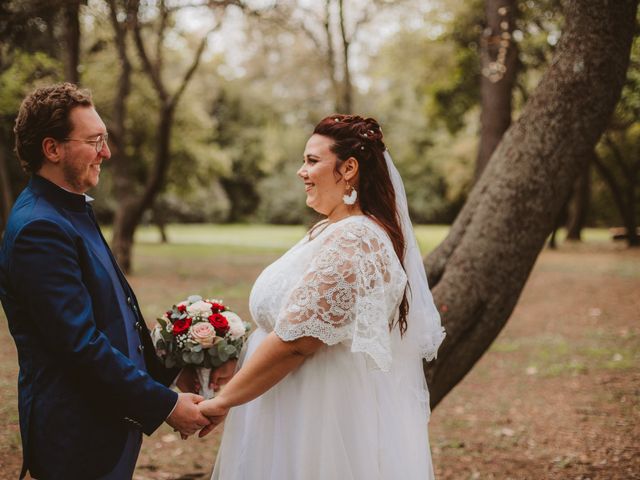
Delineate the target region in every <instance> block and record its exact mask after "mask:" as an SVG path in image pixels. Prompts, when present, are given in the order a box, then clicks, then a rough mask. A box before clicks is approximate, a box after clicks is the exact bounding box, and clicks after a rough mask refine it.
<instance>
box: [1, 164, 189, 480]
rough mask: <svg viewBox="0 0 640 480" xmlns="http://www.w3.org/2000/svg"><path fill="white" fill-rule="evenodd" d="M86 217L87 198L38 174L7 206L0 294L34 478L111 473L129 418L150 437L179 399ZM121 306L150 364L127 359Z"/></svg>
mask: <svg viewBox="0 0 640 480" xmlns="http://www.w3.org/2000/svg"><path fill="white" fill-rule="evenodd" d="M82 215H89V213H88V210H87V205H86V202H85V199H84V196H82V195H76V194H73V193H70V192H67V191H65V190H63V189H61V188H59V187H58V186H56V185H55V184H53V183H51V182H49V181H47V180H45V179H43V178H41V177H39V176H34V177H33V178H32V179H31V182H30V183H29V186H28V187H27V188H26V189H25V190H24V191H23V192H22V193H21V194H20V196H19V197H18V199H17V201H16V203H15V205H14V207H13V209H12V212H11V216H10V217H9V221H8V223H7V228H6V230H5V233H4V239H3V244H2V248H1V250H0V300H1V301H2V305H3V307H4V310H5V313H6V315H7V319H8V321H9V329H10V331H11V334H12V335H13V337H14V340H15V342H16V347H17V350H18V361H19V364H20V374H19V379H18V390H19V405H18V407H19V413H20V431H21V434H22V447H23V459H24V464H23V471H22V474H21V476H22V475H24V474H25V472H26V471H27V470H30V471H31V474H32V475H33V476H35V477H37V478H38V479H39V480H40V479H41V480H48V479H65V480H72V479H90V478H97V477H99V476H101V475H104V474H106V473H108V472H109V471H110V470H111V469H112V468H113V466H114V465H115V464H116V462H117V461H118V459H119V458H120V455H121V454H122V452H123V449H124V444H125V441H126V438H127V435H128V431H129V429H130V428H131V425H132V424H135V425H139V427H140V428H141V429H142V431H143V432H145V433H146V434H148V435H149V434H151V433H152V432H153V431H154V430H155V429H156V428H158V426H160V425H161V424H162V422H163V421H164V420H165V418H166V417H167V416H168V415H169V413H170V412H171V410H172V408H173V407H174V405H175V403H176V400H177V394H176V393H175V392H174V391H172V390H170V389H168V388H167V387H166V386H165V385H167V384H168V383H169V382H170V381H171V379H172V378H173V377H174V376H175V374H176V372H175V371H168V370H166V369H164V368H163V367H162V365H161V364H160V362H159V361H158V360H157V358H156V357H155V355H154V351H153V346H152V343H151V339H150V337H149V331H148V329H147V327H146V325H145V324H144V320H143V319H142V317H141V316H140V314H139V308H138V304H137V301H136V299H135V296H134V295H133V292H132V291H131V289H130V287H129V285H128V284H127V283H126V280H125V279H124V276H122V274H121V273H120V271H119V269H117V267H116V270H117V272H118V278H119V279H120V281H121V282H122V288H124V289H125V291H126V292H129V293H130V295H129V300H130V301H129V302H128V303H129V305H125V306H123V305H121V302H120V303H119V302H118V299H117V295H116V287H119V286H117V285H114V281H113V280H112V278H113V276H110V275H109V273H108V270H107V268H106V267H108V266H105V264H104V258H103V259H102V261H101V259H100V258H99V255H97V254H96V252H95V251H94V250H95V248H94V249H93V250H92V248H91V245H90V244H89V242H87V241H86V232H85V234H83V226H82V225H83V224H84V225H86V222H84V223H82V222H79V221H78V218H80V216H82ZM85 220H86V218H85ZM84 228H86V227H84ZM94 233H95V232H94ZM105 248H107V247H106V246H105ZM107 251H108V249H107ZM103 253H104V252H103ZM109 255H110V252H109ZM103 257H104V255H103ZM121 296H122V295H121ZM122 308H131V309H133V311H134V312H135V315H136V316H135V318H137V319H138V323H137V324H136V328H137V329H138V335H139V340H140V342H139V343H140V345H142V346H143V347H145V348H144V354H145V358H144V362H145V363H146V371H145V370H144V369H139V368H137V367H136V365H135V364H134V363H133V362H132V361H131V360H130V358H129V355H130V352H129V345H128V342H127V336H126V330H125V327H126V325H125V323H124V322H125V318H123V314H122V311H123V310H122ZM130 338H131V337H130ZM141 349H142V348H141ZM147 372H148V373H147ZM154 378H155V380H154Z"/></svg>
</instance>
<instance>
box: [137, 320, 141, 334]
mask: <svg viewBox="0 0 640 480" xmlns="http://www.w3.org/2000/svg"><path fill="white" fill-rule="evenodd" d="M136 330H138V331H139V332H141V331H142V324H141V323H140V322H136Z"/></svg>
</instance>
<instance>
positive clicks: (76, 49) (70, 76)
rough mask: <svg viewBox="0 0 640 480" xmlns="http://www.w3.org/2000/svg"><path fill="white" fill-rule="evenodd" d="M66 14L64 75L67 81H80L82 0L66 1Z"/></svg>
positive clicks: (77, 82)
mask: <svg viewBox="0 0 640 480" xmlns="http://www.w3.org/2000/svg"><path fill="white" fill-rule="evenodd" d="M63 15H64V41H65V42H64V43H65V50H66V52H65V61H64V76H65V80H66V81H67V82H71V83H75V84H76V85H78V84H79V83H80V72H79V71H78V65H79V64H80V0H71V1H67V2H65V6H64V8H63Z"/></svg>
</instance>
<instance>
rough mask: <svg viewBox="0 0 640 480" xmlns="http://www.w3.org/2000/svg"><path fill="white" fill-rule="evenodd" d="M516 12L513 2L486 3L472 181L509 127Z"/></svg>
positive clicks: (493, 0) (495, 0)
mask: <svg viewBox="0 0 640 480" xmlns="http://www.w3.org/2000/svg"><path fill="white" fill-rule="evenodd" d="M517 8H518V7H517V5H516V2H515V0H485V12H486V19H487V27H486V29H485V31H484V33H483V36H482V39H481V42H480V45H481V47H480V48H481V62H482V64H481V71H482V75H481V80H480V99H481V100H480V102H481V114H480V144H479V146H478V156H477V158H476V169H475V181H477V180H478V178H480V175H481V174H482V172H483V171H484V169H485V167H486V166H487V163H488V162H489V158H490V157H491V154H492V153H493V151H494V150H495V149H496V147H497V146H498V143H500V140H501V139H502V135H504V132H506V131H507V128H509V125H510V124H511V97H512V91H513V88H514V86H515V82H516V73H517V72H516V70H517V65H518V49H517V46H516V43H515V42H514V41H513V37H512V35H513V30H514V26H515V19H516V12H517Z"/></svg>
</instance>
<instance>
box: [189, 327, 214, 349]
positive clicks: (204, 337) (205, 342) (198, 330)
mask: <svg viewBox="0 0 640 480" xmlns="http://www.w3.org/2000/svg"><path fill="white" fill-rule="evenodd" d="M189 335H191V338H193V339H194V340H195V341H196V342H198V343H199V344H200V345H202V348H209V347H212V346H213V343H214V341H215V339H216V329H215V328H214V326H213V325H211V324H210V323H209V322H198V323H194V324H193V325H191V328H190V329H189Z"/></svg>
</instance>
